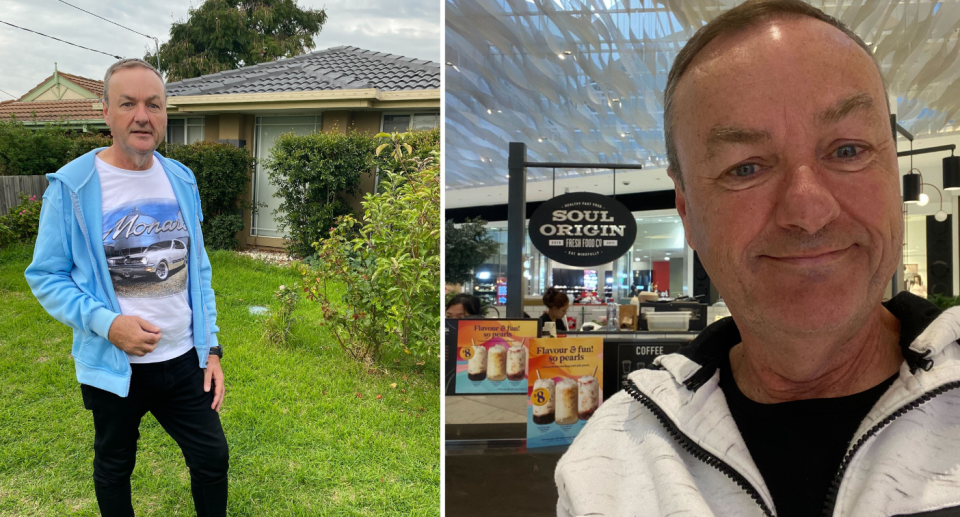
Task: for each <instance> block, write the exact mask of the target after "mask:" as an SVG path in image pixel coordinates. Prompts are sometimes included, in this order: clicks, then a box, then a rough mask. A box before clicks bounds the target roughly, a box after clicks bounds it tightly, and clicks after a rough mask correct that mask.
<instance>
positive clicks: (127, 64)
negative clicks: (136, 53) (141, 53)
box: [103, 57, 167, 103]
mask: <svg viewBox="0 0 960 517" xmlns="http://www.w3.org/2000/svg"><path fill="white" fill-rule="evenodd" d="M138 67H139V68H146V69H147V70H152V71H153V73H155V74H157V77H159V78H160V83H161V84H163V96H164V98H166V96H167V83H166V82H165V81H164V80H163V76H162V75H160V72H158V71H157V69H156V68H154V67H153V65H151V64H150V63H147V62H146V61H144V60H142V59H137V58H135V57H131V58H127V59H121V60H120V61H117V62H116V63H114V64H112V65H110V68H108V69H107V73H106V75H104V76H103V102H105V103H109V102H108V101H107V89H108V88H110V77H112V76H113V73H114V72H116V71H117V70H121V69H123V68H138Z"/></svg>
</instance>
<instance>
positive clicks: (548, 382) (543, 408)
mask: <svg viewBox="0 0 960 517" xmlns="http://www.w3.org/2000/svg"><path fill="white" fill-rule="evenodd" d="M539 389H544V390H546V392H547V397H546V399H547V400H546V403H545V404H543V405H539V406H538V405H537V404H534V405H533V423H535V424H537V425H547V424H552V423H553V421H554V406H555V405H556V401H555V400H554V398H555V395H556V393H555V387H554V382H553V379H537V380H536V381H534V383H533V392H534V393H536V392H537V390H539Z"/></svg>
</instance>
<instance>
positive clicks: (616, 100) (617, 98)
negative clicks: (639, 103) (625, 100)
mask: <svg viewBox="0 0 960 517" xmlns="http://www.w3.org/2000/svg"><path fill="white" fill-rule="evenodd" d="M610 101H612V102H620V98H619V97H615V98H613V99H610Z"/></svg>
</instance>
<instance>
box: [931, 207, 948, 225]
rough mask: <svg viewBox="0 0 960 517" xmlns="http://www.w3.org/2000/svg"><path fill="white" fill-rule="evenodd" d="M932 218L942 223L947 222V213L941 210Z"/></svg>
mask: <svg viewBox="0 0 960 517" xmlns="http://www.w3.org/2000/svg"><path fill="white" fill-rule="evenodd" d="M933 218H934V219H936V220H937V221H939V222H941V223H942V222H944V221H946V220H947V213H946V212H944V211H943V210H940V211H939V212H937V214H936V215H934V216H933Z"/></svg>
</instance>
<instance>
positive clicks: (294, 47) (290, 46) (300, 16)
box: [144, 0, 327, 81]
mask: <svg viewBox="0 0 960 517" xmlns="http://www.w3.org/2000/svg"><path fill="white" fill-rule="evenodd" d="M326 21H327V13H326V11H325V10H323V9H301V8H300V6H298V5H297V1H296V0H206V1H205V2H203V3H202V4H201V5H200V7H197V8H193V7H191V8H190V18H189V19H188V20H187V21H185V22H184V21H179V22H176V23H174V24H173V26H172V27H171V28H170V41H168V42H167V43H164V44H163V45H161V46H160V50H159V52H158V53H157V54H151V53H149V52H148V53H147V55H146V56H144V60H145V61H147V62H148V63H150V64H152V65H153V66H155V67H157V69H158V70H160V71H161V72H164V73H166V76H167V81H179V80H181V79H189V78H191V77H197V76H200V75H204V74H214V73H217V72H222V71H224V70H233V69H235V68H240V67H243V66H250V65H255V64H257V63H266V62H269V61H275V60H277V59H279V58H281V57H293V56H298V55H300V54H303V53H304V52H306V51H308V50H312V49H313V48H314V42H313V36H314V35H315V34H317V33H318V32H320V29H321V27H323V24H324V23H326ZM158 56H159V60H158V59H157V58H158Z"/></svg>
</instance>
